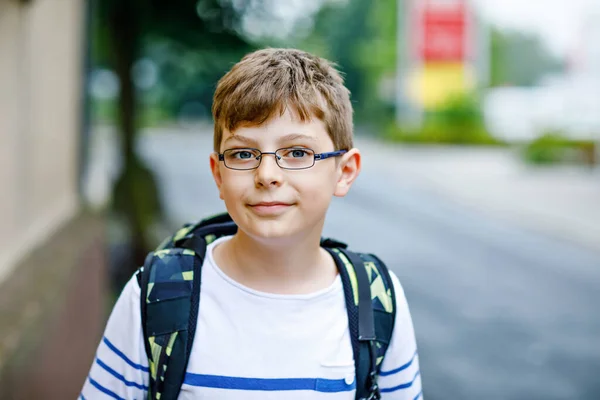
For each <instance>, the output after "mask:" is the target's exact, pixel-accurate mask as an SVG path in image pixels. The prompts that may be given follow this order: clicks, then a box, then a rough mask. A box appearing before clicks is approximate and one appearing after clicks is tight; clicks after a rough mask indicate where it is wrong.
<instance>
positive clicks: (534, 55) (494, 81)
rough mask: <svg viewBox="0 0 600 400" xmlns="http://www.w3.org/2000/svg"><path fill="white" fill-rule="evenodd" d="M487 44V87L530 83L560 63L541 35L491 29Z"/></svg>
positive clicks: (557, 67) (536, 80)
mask: <svg viewBox="0 0 600 400" xmlns="http://www.w3.org/2000/svg"><path fill="white" fill-rule="evenodd" d="M490 40H491V43H490V49H491V50H490V52H491V54H490V57H491V60H490V86H492V87H493V86H507V85H510V86H533V85H535V84H537V83H538V81H539V80H540V79H541V78H543V77H544V75H546V74H548V73H555V72H559V71H561V70H562V69H563V68H564V65H563V63H562V62H561V61H560V60H558V59H557V58H555V57H554V56H552V54H551V53H550V52H549V51H548V49H547V48H546V47H545V46H544V44H543V43H542V42H541V40H540V38H539V37H537V36H535V35H533V34H528V33H523V32H511V31H501V30H499V29H497V28H493V29H492V32H491V38H490Z"/></svg>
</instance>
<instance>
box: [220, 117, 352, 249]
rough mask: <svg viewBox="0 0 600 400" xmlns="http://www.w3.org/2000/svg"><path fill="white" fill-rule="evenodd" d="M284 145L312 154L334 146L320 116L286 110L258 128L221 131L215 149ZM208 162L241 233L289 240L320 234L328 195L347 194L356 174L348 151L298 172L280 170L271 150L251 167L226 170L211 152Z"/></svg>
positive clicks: (272, 149)
mask: <svg viewBox="0 0 600 400" xmlns="http://www.w3.org/2000/svg"><path fill="white" fill-rule="evenodd" d="M288 147H294V148H297V147H303V148H308V149H312V150H314V152H315V153H317V154H318V153H325V152H331V151H334V150H335V149H334V145H333V141H332V140H331V138H330V137H329V135H328V134H327V131H326V128H325V125H324V124H323V122H322V121H321V120H319V119H317V118H313V119H312V120H311V121H308V122H301V121H300V120H299V118H297V117H296V116H295V114H294V113H292V112H290V111H289V110H288V111H286V112H285V113H284V114H283V115H282V116H281V117H279V116H276V117H273V118H272V119H271V120H269V121H267V122H266V123H264V124H263V125H261V126H250V127H240V128H238V129H236V130H235V132H234V133H232V132H229V131H227V130H225V131H224V132H223V138H222V139H221V147H220V151H221V153H222V152H223V151H225V150H228V149H236V148H255V149H258V150H260V151H262V152H274V151H276V150H278V149H281V148H288ZM244 156H246V155H244ZM210 166H211V170H212V173H213V176H214V179H215V182H216V184H217V187H218V189H219V193H220V197H221V199H223V200H224V201H225V206H226V207H227V210H228V212H229V214H230V215H231V217H232V218H233V220H234V221H235V222H236V223H237V224H238V226H239V228H240V229H241V230H242V231H243V232H244V233H245V234H247V235H249V236H251V237H254V238H255V239H284V238H290V239H293V238H294V237H297V236H298V235H304V234H314V235H317V236H320V235H321V231H322V229H323V223H324V220H325V213H326V211H327V208H328V207H329V203H330V201H331V198H332V196H344V195H346V193H348V190H349V189H350V186H351V185H352V182H353V181H354V179H356V177H357V176H358V173H359V172H360V153H359V151H358V150H357V149H352V150H350V151H348V152H347V153H345V154H343V155H342V156H340V157H337V158H328V159H325V160H320V161H316V162H315V164H314V165H313V166H312V167H311V168H308V169H301V170H287V169H282V168H280V167H279V166H278V165H277V163H276V162H275V157H274V155H272V154H266V155H263V156H262V161H261V163H260V165H259V167H258V168H256V169H253V170H245V171H240V170H232V169H229V168H227V167H226V166H225V165H224V163H223V162H222V161H219V158H218V155H217V154H212V155H211V158H210Z"/></svg>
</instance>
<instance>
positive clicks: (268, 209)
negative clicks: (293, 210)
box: [248, 201, 293, 216]
mask: <svg viewBox="0 0 600 400" xmlns="http://www.w3.org/2000/svg"><path fill="white" fill-rule="evenodd" d="M292 205H293V204H292V203H285V202H281V201H261V202H260V203H251V204H248V207H249V208H250V209H251V210H252V211H253V212H254V213H255V214H258V215H262V216H267V215H279V214H282V213H283V212H285V211H286V210H287V209H289V208H290V207H291V206H292Z"/></svg>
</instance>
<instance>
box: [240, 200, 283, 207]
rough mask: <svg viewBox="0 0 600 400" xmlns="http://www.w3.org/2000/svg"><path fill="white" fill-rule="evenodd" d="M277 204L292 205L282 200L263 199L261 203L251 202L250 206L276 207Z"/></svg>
mask: <svg viewBox="0 0 600 400" xmlns="http://www.w3.org/2000/svg"><path fill="white" fill-rule="evenodd" d="M275 206H291V204H290V203H284V202H282V201H261V202H260V203H255V204H250V207H275Z"/></svg>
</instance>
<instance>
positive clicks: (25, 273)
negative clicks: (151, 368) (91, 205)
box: [0, 0, 109, 400]
mask: <svg viewBox="0 0 600 400" xmlns="http://www.w3.org/2000/svg"><path fill="white" fill-rule="evenodd" d="M84 7H85V2H84V1H82V0H28V1H24V0H0V399H2V400H26V399H27V400H29V399H49V400H53V399H74V398H77V397H78V395H79V390H80V389H81V387H82V385H83V383H84V380H85V377H86V375H87V371H88V370H89V368H90V365H91V363H92V361H93V357H94V352H95V349H96V346H97V345H98V343H99V340H100V337H101V334H102V328H103V326H104V323H105V321H106V305H108V303H109V302H108V301H107V298H106V294H107V291H106V255H105V253H106V250H105V247H106V246H105V233H104V222H103V218H102V216H101V215H97V214H90V213H87V212H86V211H85V210H84V209H83V207H81V206H80V199H79V194H78V184H77V182H78V175H79V154H80V144H79V141H80V139H79V138H80V135H81V129H80V121H81V115H82V107H81V106H82V104H81V102H82V96H81V93H82V91H81V89H82V81H83V79H82V78H83V66H84V63H83V51H84V41H85V40H84V37H83V32H84V29H83V28H84V25H83V23H84Z"/></svg>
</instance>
